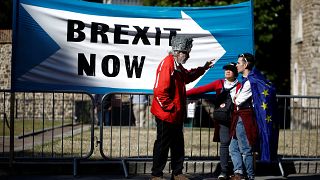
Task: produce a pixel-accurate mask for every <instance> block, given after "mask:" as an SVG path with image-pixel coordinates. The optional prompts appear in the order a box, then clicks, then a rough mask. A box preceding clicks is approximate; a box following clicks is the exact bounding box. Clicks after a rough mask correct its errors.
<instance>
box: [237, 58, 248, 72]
mask: <svg viewBox="0 0 320 180" xmlns="http://www.w3.org/2000/svg"><path fill="white" fill-rule="evenodd" d="M247 65H248V64H247V63H246V62H245V61H244V60H243V57H239V58H238V63H237V70H238V73H243V71H244V70H245V69H246V67H247Z"/></svg>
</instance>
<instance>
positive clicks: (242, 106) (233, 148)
mask: <svg viewBox="0 0 320 180" xmlns="http://www.w3.org/2000/svg"><path fill="white" fill-rule="evenodd" d="M253 66H254V57H253V55H252V54H249V53H245V54H241V55H240V56H239V57H238V62H237V70H238V73H241V74H242V76H243V80H242V83H241V84H242V86H241V88H240V89H239V90H238V91H237V93H236V95H235V97H234V103H235V105H236V108H235V110H234V113H233V116H232V121H231V126H230V136H231V141H230V145H229V152H230V156H231V160H232V163H233V172H234V175H233V176H231V179H232V180H241V179H245V173H246V175H247V179H254V176H255V173H254V166H253V152H254V147H255V145H256V142H257V139H258V125H257V121H256V117H255V113H254V110H253V103H252V94H253V93H252V89H251V84H250V82H249V81H248V75H249V73H250V72H251V70H252V68H253ZM243 165H244V166H243Z"/></svg>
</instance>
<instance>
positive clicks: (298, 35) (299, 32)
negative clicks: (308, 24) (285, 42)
mask: <svg viewBox="0 0 320 180" xmlns="http://www.w3.org/2000/svg"><path fill="white" fill-rule="evenodd" d="M302 15H303V13H302V10H301V9H299V11H298V16H297V17H296V23H295V42H296V43H301V42H302V41H303V20H302Z"/></svg>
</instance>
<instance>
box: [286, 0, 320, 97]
mask: <svg viewBox="0 0 320 180" xmlns="http://www.w3.org/2000/svg"><path fill="white" fill-rule="evenodd" d="M299 13H302V39H301V40H298V39H297V33H298V28H297V24H298V23H299V22H298V21H299V20H298V19H299V18H298V16H299ZM319 17H320V1H319V0H291V65H290V66H291V94H294V95H309V96H312V95H320V81H319V79H320V18H319ZM295 64H296V69H295ZM295 73H297V74H298V76H297V78H296V80H295V78H294V76H295ZM295 88H296V90H297V91H296V92H294V89H295Z"/></svg>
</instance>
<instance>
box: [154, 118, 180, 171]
mask: <svg viewBox="0 0 320 180" xmlns="http://www.w3.org/2000/svg"><path fill="white" fill-rule="evenodd" d="M156 122H157V139H156V140H155V142H154V147H153V166H152V169H151V171H152V175H153V176H158V177H159V176H162V175H163V169H164V167H165V165H166V163H167V159H168V153H169V149H170V154H171V168H172V174H173V175H178V174H182V169H183V162H184V138H183V124H172V123H168V122H165V121H162V120H160V119H157V118H156Z"/></svg>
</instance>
